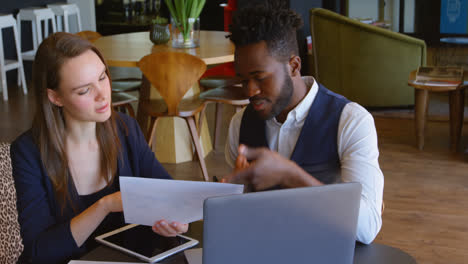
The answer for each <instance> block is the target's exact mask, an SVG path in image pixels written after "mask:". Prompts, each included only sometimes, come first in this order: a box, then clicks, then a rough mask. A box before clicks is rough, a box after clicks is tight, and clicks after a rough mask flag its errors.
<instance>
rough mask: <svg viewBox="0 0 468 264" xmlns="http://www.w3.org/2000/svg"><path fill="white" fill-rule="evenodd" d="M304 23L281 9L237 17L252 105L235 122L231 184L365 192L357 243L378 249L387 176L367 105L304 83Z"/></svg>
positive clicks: (240, 66) (239, 63) (255, 9)
mask: <svg viewBox="0 0 468 264" xmlns="http://www.w3.org/2000/svg"><path fill="white" fill-rule="evenodd" d="M301 25H302V20H301V18H300V16H299V15H298V14H296V13H295V12H294V11H292V10H289V9H285V8H282V7H281V5H280V4H278V3H277V2H271V1H265V2H264V3H263V4H262V5H257V6H251V7H248V8H245V9H242V10H239V11H238V12H237V13H236V14H235V15H234V17H233V24H232V25H231V27H230V31H231V35H230V39H231V41H232V42H233V43H234V45H235V47H236V50H235V69H236V73H237V75H238V77H239V78H240V80H242V85H243V89H244V91H245V92H246V93H248V96H249V97H250V104H249V105H248V106H247V107H246V108H245V109H244V110H242V111H240V112H238V113H237V114H235V115H234V117H233V118H232V120H231V123H230V126H229V136H228V139H227V142H226V151H225V154H226V160H227V162H228V163H229V164H230V165H231V166H233V167H235V170H234V172H233V173H232V174H231V175H228V176H227V177H225V178H224V179H223V181H225V182H233V183H244V184H248V185H250V186H251V187H252V188H253V190H255V191H259V190H266V189H272V188H295V187H303V186H319V185H323V184H330V183H337V182H359V183H361V185H362V195H361V202H360V210H359V218H358V228H357V240H358V241H361V242H363V243H371V242H372V241H373V240H374V238H375V237H376V235H377V234H378V232H379V230H380V228H381V225H382V216H381V215H382V214H381V208H382V196H383V182H384V180H383V174H382V171H381V170H380V167H379V163H378V156H379V151H378V148H377V133H376V130H375V125H374V120H373V118H372V116H371V115H370V114H369V113H368V112H367V111H366V110H365V109H364V108H363V107H361V106H359V105H358V104H356V103H353V102H350V101H348V100H347V99H346V98H344V97H343V96H341V95H338V94H335V93H333V92H331V91H329V90H327V89H326V88H325V87H324V86H323V85H321V84H319V83H317V82H316V81H315V80H314V78H313V77H311V76H305V77H301V74H300V70H301V59H300V57H299V56H298V48H297V40H296V30H297V29H298V28H299V27H300V26H301Z"/></svg>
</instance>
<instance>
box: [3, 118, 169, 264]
mask: <svg viewBox="0 0 468 264" xmlns="http://www.w3.org/2000/svg"><path fill="white" fill-rule="evenodd" d="M118 115H119V116H118V118H117V123H118V130H119V138H120V142H121V145H122V149H121V154H122V157H121V158H119V160H118V170H117V175H116V177H115V180H114V183H113V186H112V188H114V189H115V190H119V189H120V188H119V183H118V176H135V177H151V178H163V179H170V178H171V177H170V176H169V174H168V173H167V172H166V170H165V169H164V168H163V167H162V165H161V164H160V163H159V162H158V161H157V159H156V158H155V156H154V153H153V152H152V151H151V149H150V148H149V147H148V144H147V143H146V141H145V138H144V137H143V134H142V132H141V130H140V127H139V126H138V123H137V122H136V121H135V119H133V118H130V117H129V116H127V115H124V114H121V113H119V114H118ZM122 123H124V124H122ZM10 154H11V159H12V166H13V177H14V180H15V187H16V193H17V200H18V201H17V205H18V213H19V223H20V226H21V236H22V238H23V243H24V252H23V255H22V258H21V260H22V261H26V262H30V263H48V264H51V263H62V262H67V261H68V260H69V259H70V258H78V257H79V256H80V255H82V254H83V253H85V252H86V251H87V248H86V244H87V243H85V244H84V245H83V246H81V247H78V246H77V244H76V242H75V240H74V238H73V236H72V234H71V230H70V221H71V219H72V218H73V217H74V216H76V215H77V214H79V213H81V212H82V211H83V210H85V209H86V206H85V205H84V203H83V201H82V199H80V198H79V196H78V195H77V192H76V189H75V188H74V187H73V186H70V191H71V193H72V199H73V202H74V204H76V205H77V207H78V211H77V212H74V211H73V209H72V208H71V207H70V206H67V207H66V208H65V209H64V210H63V212H62V210H61V206H60V204H59V202H58V201H57V199H56V197H55V195H54V191H53V187H52V182H51V181H50V179H49V177H48V175H47V173H46V171H45V169H44V166H43V164H42V161H41V158H40V154H39V149H38V147H37V145H36V144H35V143H34V141H33V138H32V133H31V130H29V131H27V132H25V133H24V134H22V135H21V136H20V137H18V138H17V139H16V140H15V141H14V142H13V143H12V145H11V153H10ZM73 194H75V195H73ZM119 214H121V213H119ZM119 219H122V220H123V217H119ZM122 220H120V221H122ZM155 220H156V219H155ZM103 222H104V221H103ZM123 224H124V223H123V221H122V223H121V225H123ZM101 225H102V223H101ZM91 239H93V238H90V239H89V240H91Z"/></svg>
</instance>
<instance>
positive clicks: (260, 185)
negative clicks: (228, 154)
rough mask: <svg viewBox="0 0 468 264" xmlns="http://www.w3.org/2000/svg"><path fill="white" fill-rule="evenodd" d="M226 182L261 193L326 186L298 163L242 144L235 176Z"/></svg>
mask: <svg viewBox="0 0 468 264" xmlns="http://www.w3.org/2000/svg"><path fill="white" fill-rule="evenodd" d="M248 160H251V162H250V163H249V162H248ZM222 182H230V183H238V184H250V185H252V186H253V187H254V188H255V190H257V191H259V190H264V189H268V188H271V187H274V186H276V185H280V186H282V187H284V188H295V187H305V186H319V185H323V184H322V183H321V182H320V181H318V180H317V179H315V178H314V177H313V176H312V175H310V174H308V173H307V172H306V171H304V170H303V169H302V168H301V167H299V165H297V164H296V163H295V162H293V161H291V160H289V159H286V158H284V157H283V156H281V155H280V154H278V153H277V152H274V151H271V150H269V149H268V148H249V147H247V146H245V145H242V144H241V145H240V146H239V155H238V156H237V159H236V167H235V169H234V172H233V173H232V174H230V175H228V176H226V177H224V179H223V181H222Z"/></svg>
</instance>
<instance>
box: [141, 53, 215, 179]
mask: <svg viewBox="0 0 468 264" xmlns="http://www.w3.org/2000/svg"><path fill="white" fill-rule="evenodd" d="M138 67H140V69H141V71H142V72H143V75H144V76H145V77H146V78H147V79H148V81H149V82H150V83H151V84H152V86H153V87H155V88H156V89H157V91H158V92H159V94H160V95H161V97H162V99H141V100H140V108H139V109H140V111H143V113H142V114H144V115H148V116H150V117H151V123H150V130H149V133H148V144H149V145H150V146H151V145H152V142H153V138H154V135H155V132H156V125H157V122H158V120H159V118H160V117H181V118H184V119H185V121H186V122H187V125H188V127H189V130H190V134H191V136H192V141H193V143H194V145H195V152H196V153H197V157H198V160H199V163H200V168H201V170H202V173H203V177H204V179H205V181H209V178H208V171H207V169H206V165H205V159H204V158H203V149H202V147H201V144H200V139H199V131H200V127H201V124H202V117H203V115H200V118H199V125H198V127H197V125H196V123H195V116H196V115H197V114H199V113H201V112H202V111H203V110H204V108H205V102H204V101H203V100H202V99H200V98H199V97H198V94H196V95H193V96H191V97H188V98H187V97H186V98H184V95H185V94H186V93H187V91H188V90H190V88H192V86H193V85H195V84H196V83H197V81H198V79H199V78H200V76H201V75H202V74H203V73H204V72H205V70H206V65H205V63H204V62H203V60H201V59H200V58H198V57H195V56H193V55H190V54H187V53H182V52H157V53H152V54H150V55H147V56H145V57H143V58H142V59H141V60H140V61H139V62H138Z"/></svg>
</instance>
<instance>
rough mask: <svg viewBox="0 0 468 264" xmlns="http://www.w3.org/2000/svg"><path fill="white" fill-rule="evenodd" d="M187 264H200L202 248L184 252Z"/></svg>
mask: <svg viewBox="0 0 468 264" xmlns="http://www.w3.org/2000/svg"><path fill="white" fill-rule="evenodd" d="M184 254H185V258H186V259H187V262H188V264H202V260H203V248H192V249H187V250H185V251H184Z"/></svg>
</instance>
